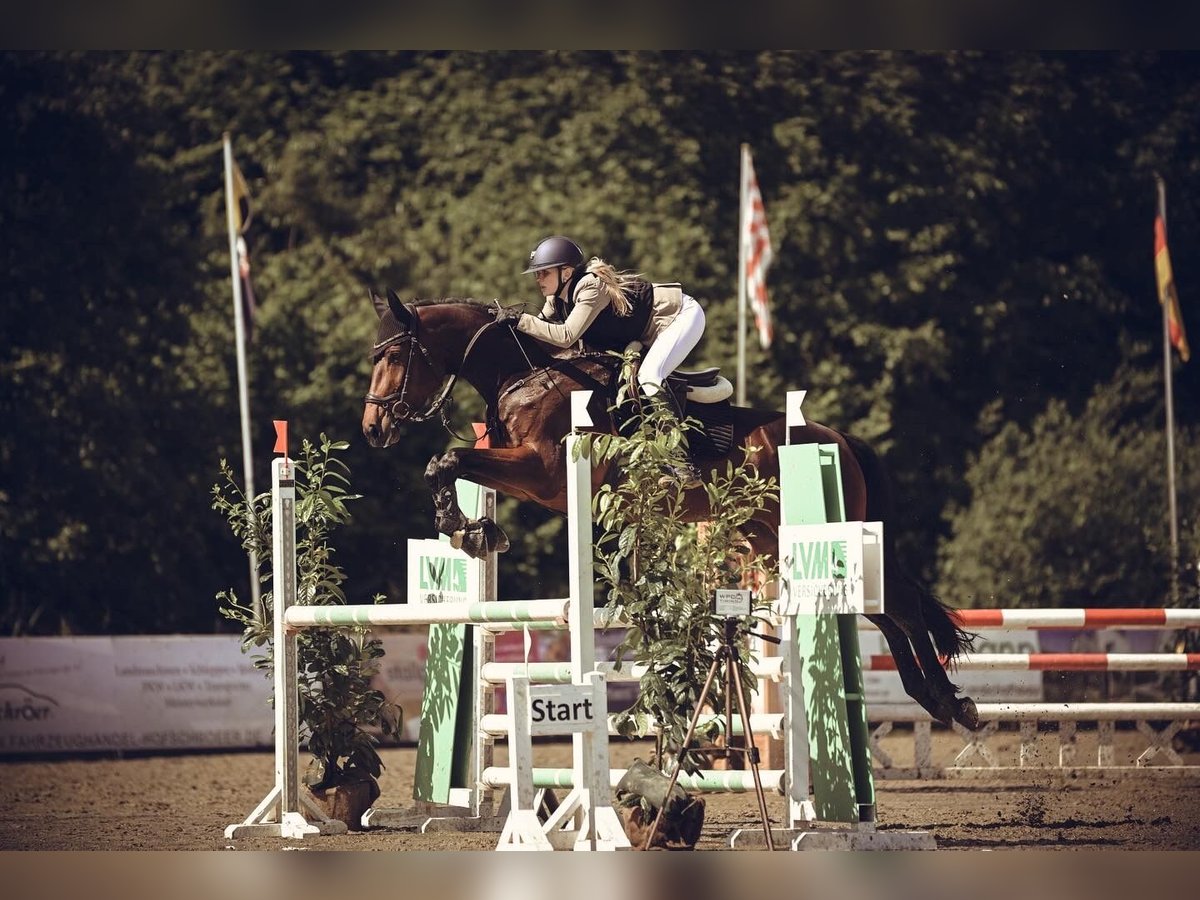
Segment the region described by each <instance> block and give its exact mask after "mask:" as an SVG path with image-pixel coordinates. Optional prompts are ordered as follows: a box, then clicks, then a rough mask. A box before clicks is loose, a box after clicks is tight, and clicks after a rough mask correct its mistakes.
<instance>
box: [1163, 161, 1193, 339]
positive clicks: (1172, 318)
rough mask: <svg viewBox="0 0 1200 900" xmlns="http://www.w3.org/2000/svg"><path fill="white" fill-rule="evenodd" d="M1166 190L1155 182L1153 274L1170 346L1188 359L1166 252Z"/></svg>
mask: <svg viewBox="0 0 1200 900" xmlns="http://www.w3.org/2000/svg"><path fill="white" fill-rule="evenodd" d="M1165 194H1166V191H1165V189H1164V188H1163V185H1162V182H1161V181H1160V182H1159V183H1158V208H1157V210H1156V211H1155V214H1154V274H1155V277H1156V279H1157V281H1158V302H1159V303H1161V304H1162V305H1163V308H1164V309H1165V310H1166V316H1167V335H1168V337H1169V339H1170V341H1171V346H1173V347H1174V348H1175V349H1176V350H1178V351H1179V358H1180V359H1182V360H1183V361H1184V362H1187V361H1188V360H1189V359H1190V358H1191V355H1192V354H1191V351H1190V350H1189V349H1188V342H1187V333H1186V332H1185V331H1184V330H1183V317H1182V316H1181V315H1180V313H1179V293H1178V292H1177V291H1176V290H1175V276H1174V275H1173V274H1172V272H1171V255H1170V253H1168V252H1167V211H1166V197H1165Z"/></svg>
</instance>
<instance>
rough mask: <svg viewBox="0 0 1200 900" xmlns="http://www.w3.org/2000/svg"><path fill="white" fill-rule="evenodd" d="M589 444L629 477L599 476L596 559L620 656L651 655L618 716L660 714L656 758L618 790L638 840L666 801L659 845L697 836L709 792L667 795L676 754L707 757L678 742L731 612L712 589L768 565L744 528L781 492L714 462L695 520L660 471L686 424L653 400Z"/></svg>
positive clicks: (761, 572)
mask: <svg viewBox="0 0 1200 900" xmlns="http://www.w3.org/2000/svg"><path fill="white" fill-rule="evenodd" d="M623 381H624V382H625V383H629V379H627V378H625V379H623ZM620 402H621V398H619V399H618V403H620ZM686 427H687V426H686V423H685V428H686ZM583 444H584V446H589V447H590V452H591V453H592V459H593V462H600V461H604V460H612V461H616V462H617V463H618V468H619V470H620V471H621V472H622V479H621V481H620V482H619V483H615V484H605V485H603V486H602V487H601V488H600V490H599V492H598V493H597V495H596V497H595V499H594V501H593V507H594V521H595V523H596V526H597V531H598V539H597V545H596V563H595V570H596V577H597V580H598V581H599V582H601V583H603V585H604V586H605V590H606V604H605V605H606V607H607V608H608V609H609V610H611V611H614V612H615V611H619V612H620V613H621V614H622V615H623V617H624V618H625V619H626V620H627V621H628V622H629V628H628V631H627V634H626V637H625V639H624V640H623V641H622V643H621V644H620V645H619V646H618V648H617V665H618V667H619V666H620V665H621V663H622V660H623V659H624V658H625V657H627V656H628V657H630V658H632V660H633V662H634V663H635V664H641V665H645V666H646V667H647V668H646V674H645V675H643V676H642V678H641V690H640V693H639V696H638V699H637V701H636V702H635V703H634V705H633V706H631V707H630V708H629V709H627V710H625V711H623V712H621V713H618V714H617V716H616V722H617V728H618V731H619V732H620V733H622V734H625V735H627V736H641V735H645V734H647V733H648V730H649V727H650V725H649V723H650V722H656V723H657V726H656V745H655V752H654V758H653V759H652V760H650V762H649V763H648V764H645V765H635V766H633V767H631V768H630V770H629V773H628V774H627V776H626V778H625V780H624V783H623V784H622V785H621V786H620V787H619V788H618V791H617V795H616V799H617V802H618V804H619V805H620V806H621V807H622V808H623V809H622V815H623V818H624V821H625V824H626V831H627V832H628V834H629V837H630V840H631V843H633V844H634V846H641V845H642V844H643V843H644V841H645V837H646V835H647V833H648V829H649V828H650V826H651V824H652V823H653V821H654V818H655V816H656V814H657V810H658V808H659V807H660V806H662V804H664V803H665V804H666V809H665V810H664V816H663V824H662V826H661V829H660V833H658V835H657V838H656V840H655V842H654V845H655V846H660V847H667V848H672V849H675V848H680V849H682V848H690V847H694V845H695V842H696V840H697V839H698V838H699V835H700V826H701V825H702V823H703V810H704V801H703V799H702V798H698V797H688V796H687V795H686V793H684V792H683V791H682V789H681V788H679V786H678V785H676V786H675V789H674V790H673V791H672V792H671V796H670V797H669V798H668V797H667V796H666V787H667V783H668V781H669V775H670V772H671V771H672V767H673V766H675V765H679V766H680V767H682V770H683V771H685V772H689V773H691V772H695V771H697V770H698V769H699V768H701V765H700V761H699V760H700V757H699V754H696V753H694V752H692V751H690V750H689V752H686V753H685V752H683V750H684V748H683V746H682V744H683V741H684V738H685V737H686V735H687V730H688V726H689V724H690V722H691V719H692V716H693V713H694V712H695V708H696V704H697V700H698V699H699V697H700V694H701V692H702V690H703V686H704V682H705V679H706V676H707V674H708V672H709V670H710V668H711V666H712V663H713V659H714V657H715V655H716V653H717V648H718V647H719V646H720V642H721V640H722V638H723V637H724V636H725V619H724V618H723V617H718V616H717V615H716V614H715V613H714V612H713V609H712V598H713V595H714V592H715V591H716V589H717V588H727V587H738V586H739V585H740V584H742V583H744V581H745V579H746V578H747V577H751V576H753V575H757V576H758V577H765V575H766V572H765V568H764V566H763V563H762V561H761V560H757V559H754V558H753V557H752V554H751V553H750V548H749V546H748V544H747V543H746V542H745V539H744V538H743V537H742V536H741V535H740V534H739V532H738V529H739V527H741V526H742V525H744V524H745V523H746V521H747V520H748V519H749V517H750V515H751V514H752V513H753V512H754V511H755V510H758V509H761V508H762V506H763V505H764V504H766V503H767V502H769V501H770V500H773V499H777V497H778V491H777V486H776V483H775V481H774V479H762V478H760V477H759V476H758V474H757V472H756V471H755V470H754V469H753V467H750V466H743V467H739V468H734V467H732V466H730V467H728V468H727V469H726V471H725V472H723V473H720V472H718V473H715V475H714V477H713V479H712V481H711V482H710V483H708V484H706V485H705V487H704V489H705V490H706V491H707V493H708V500H709V504H710V507H711V509H712V516H711V519H710V521H709V522H707V523H706V524H705V525H704V526H703V527H699V528H698V527H697V526H695V525H690V524H688V523H685V522H684V521H683V492H682V491H680V490H679V488H678V486H677V485H676V484H675V483H673V482H672V480H671V479H670V478H664V477H663V476H664V472H665V471H668V470H669V469H670V468H672V467H678V466H679V464H680V463H681V462H682V460H683V455H684V454H685V453H686V452H687V451H686V447H685V445H684V443H683V435H682V434H681V431H680V429H679V428H677V427H675V426H674V420H673V419H672V418H671V417H670V415H669V413H667V412H666V411H665V410H664V409H662V407H661V406H659V405H656V404H647V405H646V407H645V408H644V409H643V411H642V412H641V413H639V414H637V415H634V416H633V418H632V419H631V420H630V421H629V423H628V424H627V425H626V427H625V428H623V429H622V433H621V434H620V435H615V436H614V435H591V436H588V437H587V438H586V439H585V441H584V442H583ZM755 622H756V619H755V618H754V617H753V616H747V617H745V618H744V619H742V620H739V621H738V625H737V630H736V636H737V639H738V640H741V639H743V638H744V636H745V633H746V632H747V631H748V630H749V629H750V628H751V626H753V625H754V624H755ZM739 671H740V675H741V681H742V684H744V685H748V686H750V688H751V689H753V687H754V686H755V685H756V684H757V679H756V678H755V677H754V676H753V675H752V673H751V672H750V668H749V662H748V660H747V658H746V656H745V655H741V659H740V670H739ZM724 694H725V679H724V678H715V679H714V680H713V683H712V685H711V687H710V689H709V694H708V697H707V698H706V700H707V702H706V704H705V705H706V706H712V707H713V708H714V709H724V707H725V696H724ZM734 708H735V709H736V708H737V707H736V704H735V706H734ZM718 730H719V727H718V726H717V725H716V724H710V725H709V727H708V729H707V732H706V733H705V734H704V737H706V738H707V739H709V740H712V739H713V738H714V737H715V736H716V732H717V731H718Z"/></svg>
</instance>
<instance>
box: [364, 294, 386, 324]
mask: <svg viewBox="0 0 1200 900" xmlns="http://www.w3.org/2000/svg"><path fill="white" fill-rule="evenodd" d="M367 293H368V294H370V295H371V304H372V305H373V306H374V307H375V315H377V316H379V318H381V319H382V318H383V314H384V313H385V312H387V310H388V305H387V301H386V300H384V299H383V298H382V297H380V296H379V295H378V294H377V293H375V292H374V291H373V290H371V289H370V288H367Z"/></svg>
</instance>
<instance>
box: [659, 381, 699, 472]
mask: <svg viewBox="0 0 1200 900" xmlns="http://www.w3.org/2000/svg"><path fill="white" fill-rule="evenodd" d="M647 396H648V397H649V400H650V402H651V403H653V404H654V405H655V406H656V407H657V408H659V409H661V410H662V411H663V412H665V413H666V415H667V417H669V418H670V420H671V421H672V423H673V425H674V427H675V428H679V429H682V428H683V412H682V410H681V409H680V406H679V401H678V400H677V399H676V398H675V395H674V394H672V393H671V391H670V390H669V389H668V388H667V387H665V386H664V387H661V388H659V390H658V391H656V392H655V393H653V394H649V395H647ZM683 448H684V452H685V453H688V452H689V451H688V448H687V436H686V435H685V436H684V440H683ZM666 482H671V483H674V484H678V485H679V486H680V487H681V488H683V489H684V490H688V489H690V488H694V487H699V486H700V484H701V479H700V471H699V470H698V469H697V468H696V467H695V466H694V465H693V464H692V461H691V459H690V458H689V457H686V456H685V457H684V460H683V461H682V462H681V463H679V464H678V465H671V466H664V472H663V477H662V478H660V479H659V484H664V483H666Z"/></svg>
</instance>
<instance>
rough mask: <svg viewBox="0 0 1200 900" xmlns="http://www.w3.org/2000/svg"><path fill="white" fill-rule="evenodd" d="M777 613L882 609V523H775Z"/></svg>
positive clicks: (826, 612)
mask: <svg viewBox="0 0 1200 900" xmlns="http://www.w3.org/2000/svg"><path fill="white" fill-rule="evenodd" d="M779 551H780V556H781V557H782V558H781V560H780V564H779V599H778V600H777V601H776V602H775V611H776V612H777V613H779V614H780V615H792V616H794V615H832V614H849V613H881V612H883V605H884V597H883V523H882V522H829V523H822V524H818V525H784V526H783V527H782V528H780V529H779Z"/></svg>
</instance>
